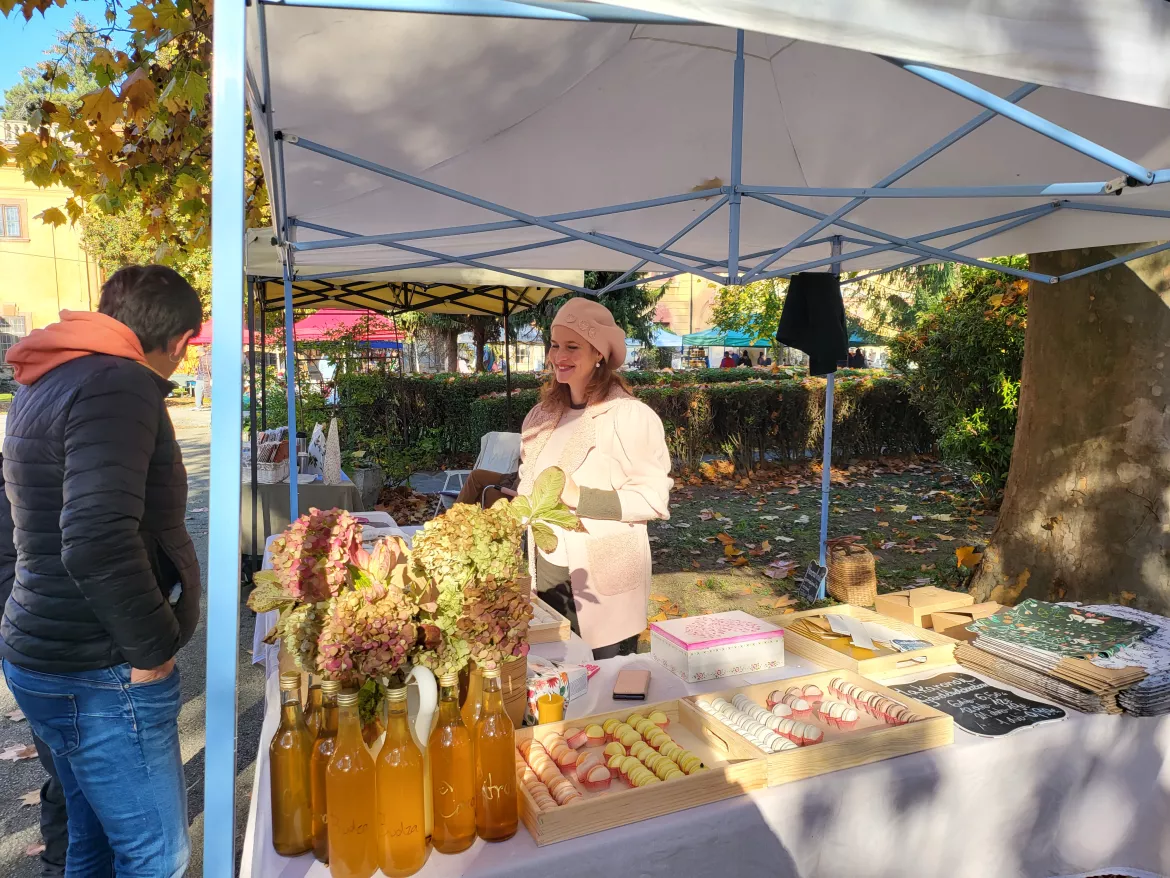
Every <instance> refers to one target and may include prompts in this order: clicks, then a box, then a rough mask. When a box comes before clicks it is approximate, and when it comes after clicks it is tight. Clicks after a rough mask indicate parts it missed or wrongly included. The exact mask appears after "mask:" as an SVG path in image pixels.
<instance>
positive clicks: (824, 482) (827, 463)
mask: <svg viewBox="0 0 1170 878" xmlns="http://www.w3.org/2000/svg"><path fill="white" fill-rule="evenodd" d="M831 247H832V255H833V256H840V255H841V238H840V236H834V237H833V243H832V245H831ZM840 268H841V263H839V262H834V263H833V268H832V270H833V273H834V274H836V273H838V272H839V271H840ZM836 377H837V373H836V372H830V373H829V375H828V377H827V378H826V379H825V446H824V451H823V453H822V455H821V539H820V552H819V554H818V555H817V563H818V564H820V565H821V566H822V567H825V566H826V561H827V560H828V556H827V550H826V544H827V543H828V541H829V493H830V489H831V485H832V480H833V476H832V462H833V388H834V385H835V383H836V382H835V380H834V379H835V378H836ZM824 599H825V583H824V580H821V585H820V588H819V589H817V600H818V601H823V600H824Z"/></svg>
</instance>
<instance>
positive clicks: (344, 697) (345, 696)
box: [337, 689, 358, 707]
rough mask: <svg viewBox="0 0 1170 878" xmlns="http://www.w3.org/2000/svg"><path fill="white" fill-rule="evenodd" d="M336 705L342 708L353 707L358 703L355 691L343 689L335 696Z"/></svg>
mask: <svg viewBox="0 0 1170 878" xmlns="http://www.w3.org/2000/svg"><path fill="white" fill-rule="evenodd" d="M337 703H338V704H339V705H341V706H342V707H353V706H354V705H355V704H357V703H358V691H357V690H356V689H343V690H342V691H341V692H340V693H339V694H338V696H337Z"/></svg>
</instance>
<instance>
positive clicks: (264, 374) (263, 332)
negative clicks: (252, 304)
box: [260, 281, 268, 430]
mask: <svg viewBox="0 0 1170 878" xmlns="http://www.w3.org/2000/svg"><path fill="white" fill-rule="evenodd" d="M264 289H265V290H266V289H267V281H265V287H264ZM264 298H265V297H264V295H263V294H261V296H260V429H261V430H267V429H268V312H267V311H266V310H265V309H264Z"/></svg>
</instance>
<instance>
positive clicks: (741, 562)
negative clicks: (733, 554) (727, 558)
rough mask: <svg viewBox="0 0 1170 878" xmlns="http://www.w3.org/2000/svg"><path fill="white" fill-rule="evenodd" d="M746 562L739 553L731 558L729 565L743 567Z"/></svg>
mask: <svg viewBox="0 0 1170 878" xmlns="http://www.w3.org/2000/svg"><path fill="white" fill-rule="evenodd" d="M747 563H748V559H747V558H744V557H743V555H742V553H741V554H740V557H738V558H732V559H731V566H732V567H745V566H747Z"/></svg>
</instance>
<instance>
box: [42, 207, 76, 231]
mask: <svg viewBox="0 0 1170 878" xmlns="http://www.w3.org/2000/svg"><path fill="white" fill-rule="evenodd" d="M37 219H39V220H40V221H41V222H43V223H45V224H46V225H49V226H54V227H56V226H63V225H65V223H67V222H69V220H67V219H66V218H65V214H63V213H62V212H61V209H60V208H59V207H50V208H48V209H47V210H43V211H41V212H40V213H38V214H37Z"/></svg>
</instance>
